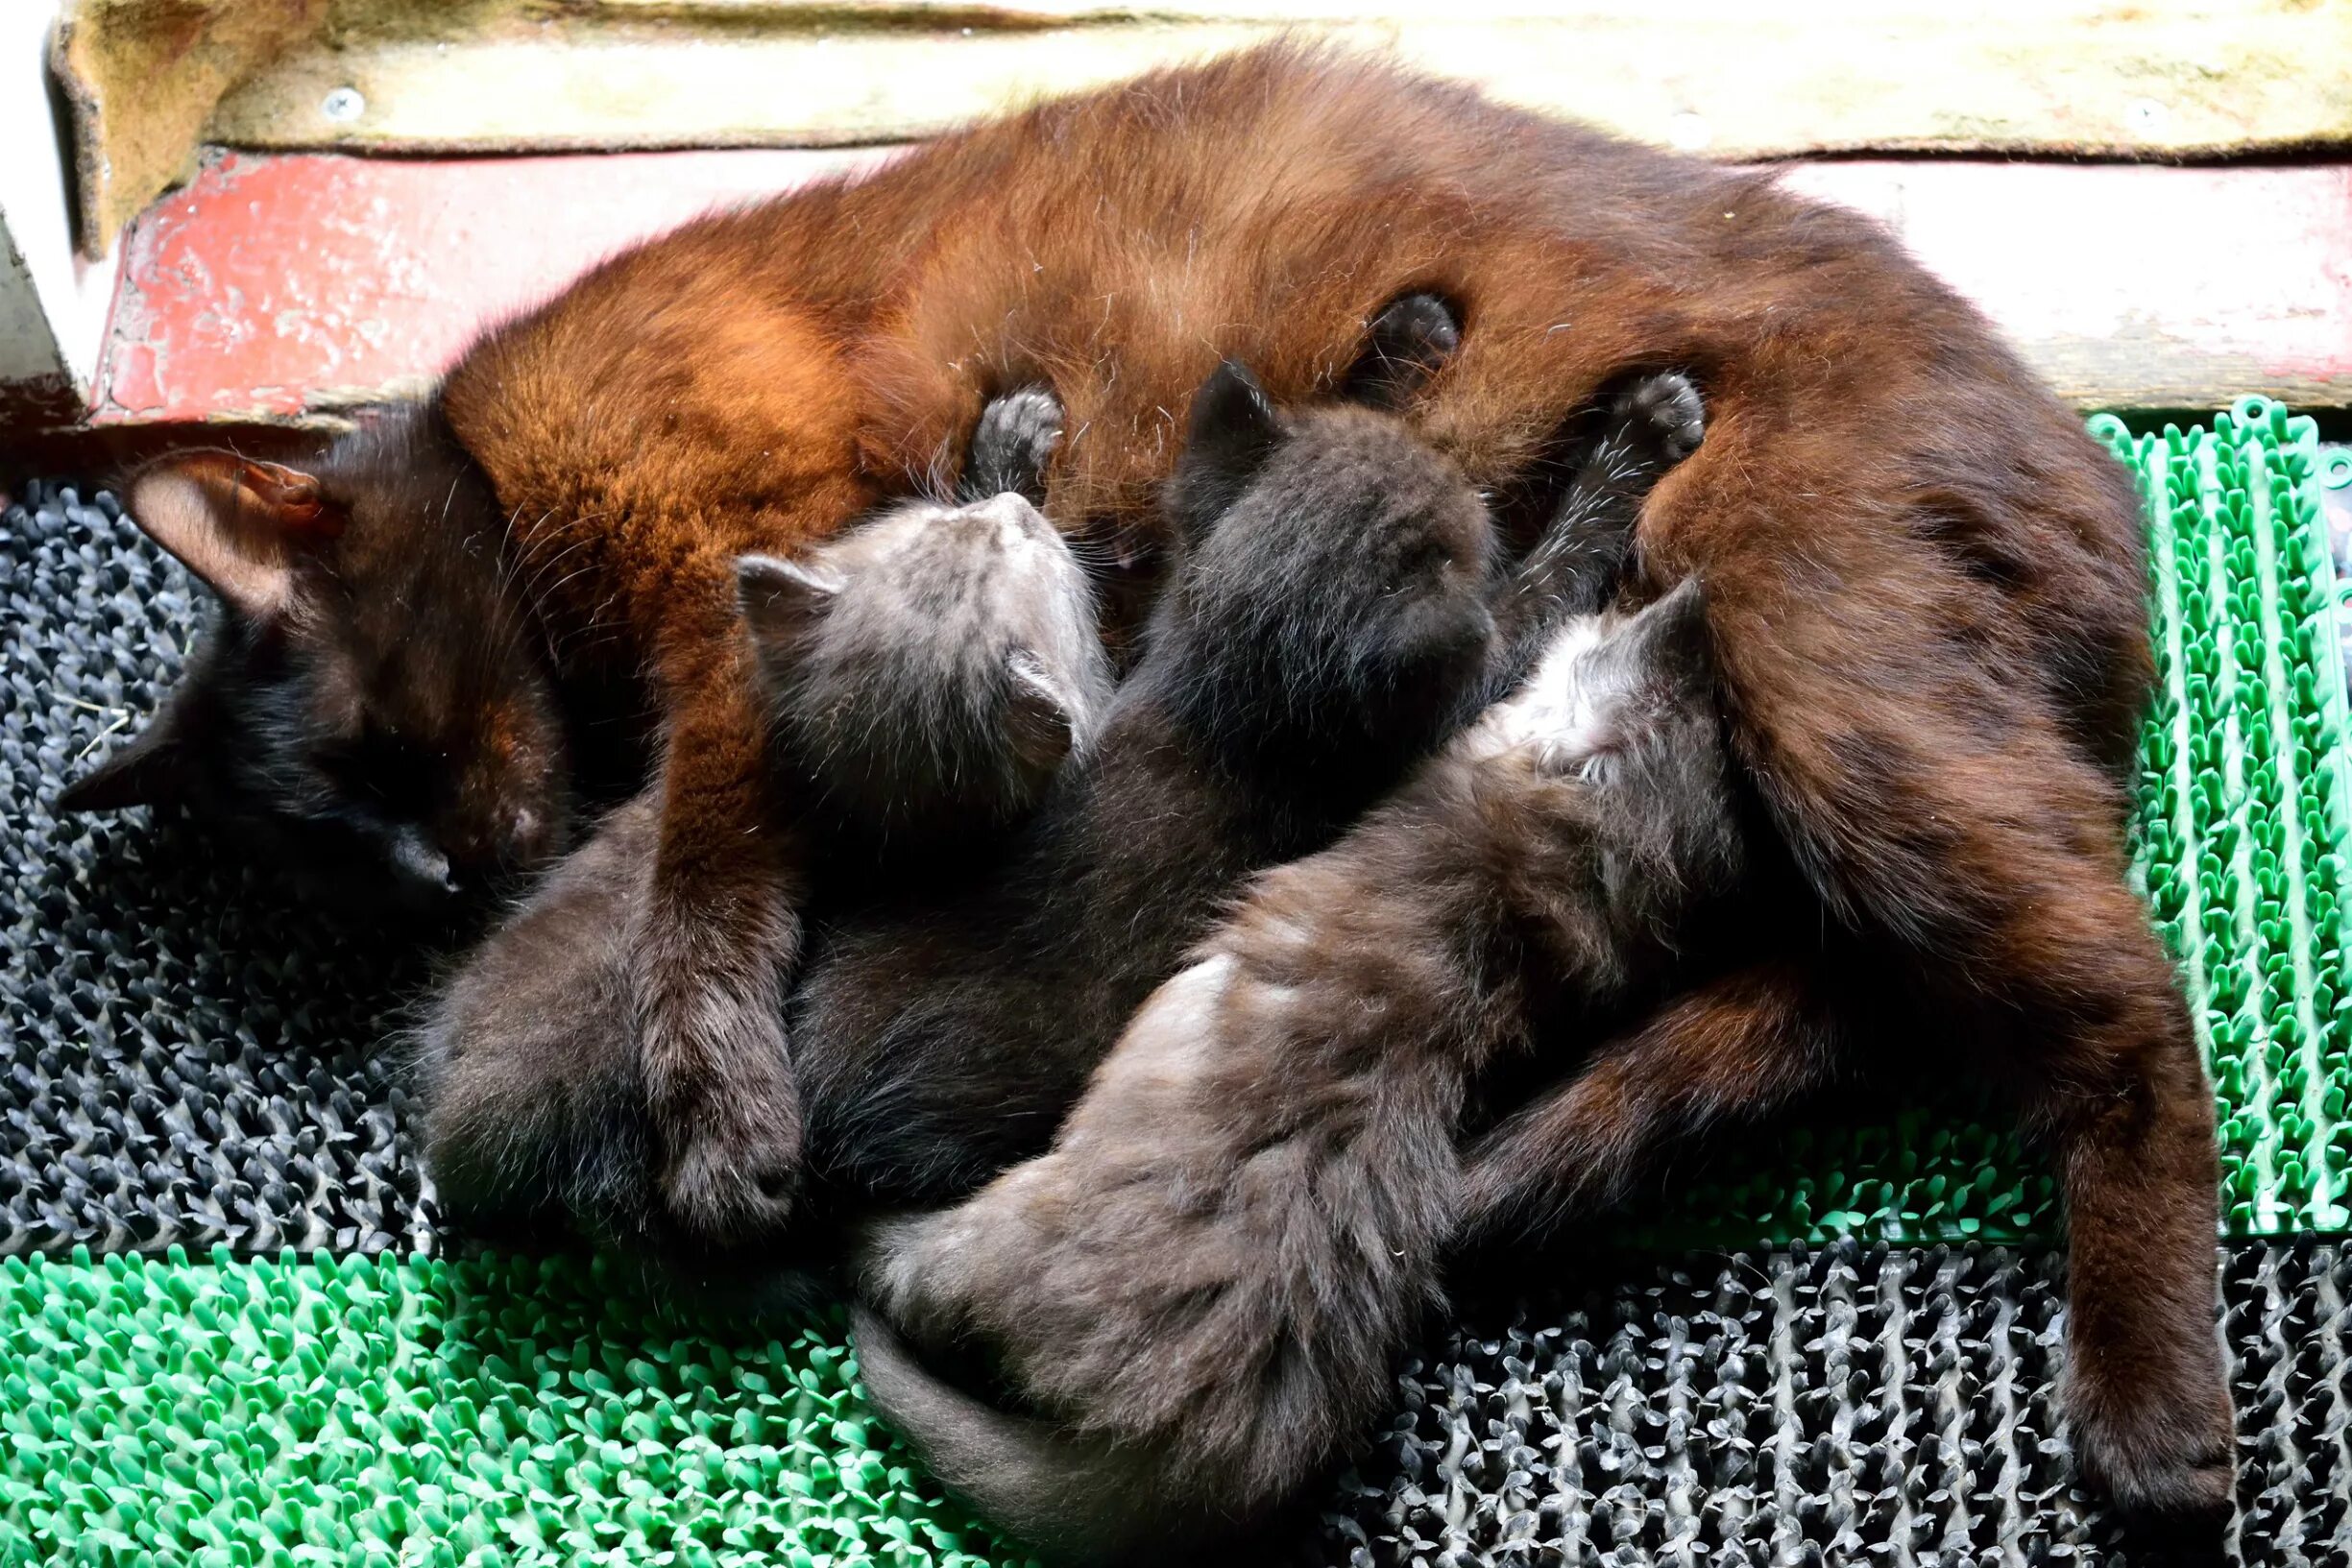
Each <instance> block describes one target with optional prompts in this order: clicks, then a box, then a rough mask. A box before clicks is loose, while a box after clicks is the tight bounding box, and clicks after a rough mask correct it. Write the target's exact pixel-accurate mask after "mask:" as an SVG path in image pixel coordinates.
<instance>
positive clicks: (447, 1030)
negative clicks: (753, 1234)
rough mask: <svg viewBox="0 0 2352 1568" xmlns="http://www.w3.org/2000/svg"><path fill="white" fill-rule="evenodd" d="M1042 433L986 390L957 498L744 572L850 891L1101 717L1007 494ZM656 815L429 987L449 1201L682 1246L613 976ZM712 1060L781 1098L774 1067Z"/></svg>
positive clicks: (1046, 571) (747, 601)
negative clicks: (667, 1214)
mask: <svg viewBox="0 0 2352 1568" xmlns="http://www.w3.org/2000/svg"><path fill="white" fill-rule="evenodd" d="M1059 421H1060V409H1059V405H1058V404H1057V403H1055V401H1054V400H1053V398H1052V397H1051V395H1049V394H1045V393H1042V392H1039V391H1035V390H1025V391H1023V392H1021V393H1017V394H1014V395H1012V396H1011V397H1008V398H1004V399H1000V400H999V401H997V402H995V403H992V404H991V405H990V407H989V409H988V411H987V413H986V414H985V415H984V416H983V418H982V422H981V426H980V429H979V430H978V432H977V433H976V435H975V437H974V442H973V447H972V452H973V457H972V462H971V464H970V468H969V470H968V471H967V473H966V476H965V478H964V480H963V482H962V483H961V484H960V485H959V486H958V497H959V499H958V501H957V502H955V503H934V502H929V501H920V500H916V501H908V502H904V503H901V504H899V505H897V506H893V507H890V508H887V509H885V511H884V512H883V513H881V514H880V515H878V516H877V517H875V518H873V519H869V520H867V521H865V522H863V523H861V524H860V525H859V526H857V527H856V528H854V529H852V530H850V531H849V532H847V533H845V534H843V535H840V536H837V538H835V539H832V540H829V541H827V542H825V543H821V544H819V545H817V546H816V547H815V548H813V549H812V550H810V551H809V552H807V553H806V554H804V555H803V556H801V557H800V558H799V559H797V560H793V561H780V560H776V559H773V558H770V557H764V556H747V557H745V558H744V559H743V561H742V562H741V563H740V564H739V572H740V580H741V584H742V588H741V592H742V599H743V609H744V617H745V622H746V628H747V631H748V635H749V636H750V638H751V640H752V643H753V645H754V648H755V651H756V653H757V656H758V658H759V660H760V662H761V665H762V667H763V668H764V670H766V671H767V672H769V680H768V687H769V690H770V693H771V700H772V707H773V712H774V721H775V764H776V766H778V767H779V768H780V769H785V770H788V771H789V772H791V773H793V774H794V775H795V776H796V779H797V782H798V784H800V786H801V787H799V788H797V789H795V791H794V795H795V797H796V798H799V799H803V800H805V801H806V802H808V806H807V808H806V809H807V813H808V815H807V818H806V820H805V821H804V822H803V824H802V825H801V826H802V831H801V832H798V833H796V834H795V835H794V837H795V841H796V842H797V843H798V844H800V845H801V846H802V847H803V848H804V850H805V851H806V853H807V854H808V855H809V856H812V859H813V861H814V862H815V863H814V864H813V865H812V867H811V869H812V871H813V872H818V873H822V872H824V871H826V870H828V869H829V868H835V867H837V868H838V872H837V874H838V875H839V876H840V877H843V878H850V879H860V880H866V879H871V878H873V877H875V876H877V875H879V874H884V873H886V872H887V871H889V870H890V869H891V868H892V867H893V866H894V865H895V864H897V863H900V862H904V861H906V860H908V859H909V858H911V857H913V856H917V855H920V856H923V858H924V861H925V863H926V864H927V865H928V864H929V863H930V861H931V860H932V859H933V858H934V857H935V856H938V855H940V854H943V853H948V849H947V847H946V846H944V845H943V840H944V839H945V838H946V837H947V835H949V834H950V833H955V834H957V835H958V836H959V837H960V838H962V839H964V840H966V841H978V840H984V839H986V838H988V837H990V836H991V835H992V834H993V833H994V832H998V831H1001V830H1002V829H1003V828H1004V827H1006V826H1007V825H1008V824H1009V823H1010V822H1012V821H1013V820H1014V819H1015V818H1017V817H1018V816H1019V815H1020V814H1021V813H1022V812H1024V811H1026V810H1027V809H1028V808H1030V807H1031V806H1032V805H1034V803H1035V802H1036V800H1037V798H1038V796H1039V795H1040V794H1041V793H1042V792H1043V790H1044V788H1045V786H1046V784H1048V783H1049V781H1050V780H1051V779H1052V777H1053V775H1054V772H1055V769H1056V768H1058V767H1059V766H1060V765H1061V764H1062V762H1063V761H1064V760H1067V759H1068V758H1070V757H1071V756H1073V755H1082V754H1083V753H1084V751H1085V750H1086V748H1087V746H1088V745H1089V744H1090V742H1091V740H1092V738H1093V737H1094V736H1095V735H1096V734H1097V733H1098V732H1099V731H1100V729H1101V728H1102V712H1103V709H1104V708H1105V707H1106V706H1107V705H1108V703H1109V701H1110V695H1111V676H1110V666H1109V659H1108V656H1107V655H1106V653H1105V652H1104V650H1103V642H1102V639H1101V638H1100V636H1098V635H1097V633H1096V630H1095V605H1094V598H1093V593H1092V590H1091V587H1090V585H1089V582H1088V580H1087V576H1086V573H1085V571H1084V569H1083V567H1081V566H1080V565H1079V562H1078V560H1077V559H1076V557H1075V556H1074V555H1073V554H1072V553H1071V550H1070V547H1069V545H1068V543H1066V542H1065V541H1064V540H1063V539H1062V538H1061V536H1060V535H1059V534H1057V533H1055V531H1054V529H1053V528H1052V527H1051V526H1050V525H1049V524H1047V522H1046V521H1045V519H1043V518H1042V517H1040V516H1039V515H1038V513H1037V511H1036V509H1035V507H1034V506H1032V505H1031V503H1030V501H1029V500H1028V499H1027V498H1026V497H1025V496H1024V495H1021V494H1020V492H1021V491H1022V490H1023V489H1029V490H1031V491H1033V490H1034V489H1035V488H1036V486H1037V482H1038V475H1039V471H1040V469H1041V467H1042V464H1043V462H1044V460H1045V458H1046V456H1047V454H1048V453H1049V452H1050V450H1051V448H1052V446H1053V442H1054V439H1055V436H1056V435H1057V434H1058V432H1059ZM999 486H1004V487H1009V488H1006V489H1005V490H1004V491H1003V493H1001V494H996V493H994V492H996V490H997V487H999ZM983 494H985V496H986V498H982V495H983ZM659 823H660V818H659V809H658V804H657V803H656V802H655V801H654V800H653V799H651V798H650V797H641V798H640V799H638V800H636V801H633V802H631V803H630V804H628V805H627V806H625V807H623V808H620V809H619V810H618V811H617V812H615V813H614V814H613V815H612V816H611V817H610V818H609V819H608V820H607V821H606V823H605V824H604V826H603V827H602V828H601V829H600V830H599V831H598V832H597V833H596V835H595V837H594V839H593V840H592V841H591V842H590V843H589V845H587V846H586V847H585V848H583V849H581V850H579V851H577V852H575V853H574V854H573V855H571V856H569V857H568V858H567V859H566V860H565V861H564V862H563V863H562V864H561V865H560V866H559V867H558V868H557V870H556V871H555V873H554V874H553V875H552V876H550V877H549V878H548V879H547V880H546V882H545V883H544V884H543V885H542V886H541V887H540V888H539V889H538V890H537V891H536V892H535V893H534V894H533V895H532V896H531V898H530V899H529V900H528V901H527V902H526V903H525V904H524V905H522V906H521V908H520V909H519V910H518V911H517V912H516V913H515V914H514V916H513V917H511V918H510V919H509V920H508V921H507V923H506V924H505V925H504V926H503V927H502V928H501V929H499V930H498V931H497V933H496V934H495V935H494V936H493V937H492V938H490V939H489V940H488V941H486V942H485V943H484V944H483V945H482V946H481V948H480V949H479V951H478V952H477V953H475V954H474V955H473V957H472V958H471V959H470V960H469V961H468V962H467V963H466V965H465V966H464V967H463V968H461V969H460V970H459V971H457V973H456V974H455V975H454V976H452V977H451V978H450V979H449V982H448V983H447V984H446V985H445V986H444V987H443V989H442V991H441V992H440V994H439V995H438V996H437V997H436V999H435V1001H434V1003H433V1005H432V1008H431V1010H430V1012H429V1014H428V1016H427V1019H426V1021H425V1024H424V1027H423V1029H422V1030H421V1032H420V1036H419V1045H420V1057H421V1059H420V1067H421V1070H422V1076H423V1081H424V1093H425V1098H426V1103H427V1106H428V1109H427V1112H426V1117H425V1123H424V1124H425V1134H426V1137H425V1153H426V1160H427V1163H428V1166H429V1168H430V1169H431V1170H432V1171H433V1174H434V1179H435V1182H436V1184H437V1186H438V1187H439V1189H440V1191H441V1194H442V1195H443V1197H444V1198H445V1200H447V1201H449V1203H450V1204H451V1205H452V1206H453V1207H455V1208H457V1209H459V1210H460V1211H463V1212H467V1213H470V1214H473V1215H476V1216H483V1217H490V1216H497V1217H503V1218H507V1219H514V1218H525V1217H529V1216H532V1215H535V1214H537V1213H539V1212H541V1211H542V1210H547V1209H552V1210H556V1211H559V1212H569V1213H570V1214H572V1215H573V1216H575V1217H576V1218H579V1219H580V1220H582V1221H583V1222H584V1223H585V1225H586V1227H587V1228H588V1229H589V1230H590V1231H591V1232H592V1233H594V1234H596V1235H599V1236H602V1237H604V1238H606V1239H608V1240H613V1241H623V1242H660V1243H661V1244H662V1246H663V1247H664V1249H665V1250H666V1251H667V1252H668V1253H669V1254H670V1255H672V1256H682V1255H684V1254H686V1253H689V1252H693V1251H697V1250H698V1248H697V1247H696V1245H695V1243H696V1242H697V1241H698V1240H699V1239H698V1238H697V1237H695V1236H694V1235H693V1234H692V1233H691V1232H683V1231H677V1229H676V1227H673V1226H667V1225H665V1224H663V1223H662V1222H661V1221H660V1220H658V1219H657V1218H656V1211H657V1208H658V1197H657V1194H655V1193H654V1192H653V1191H651V1190H650V1184H649V1178H650V1172H652V1171H653V1170H658V1169H659V1168H660V1163H661V1161H660V1156H661V1153H662V1149H661V1147H660V1135H659V1132H658V1124H657V1121H656V1119H655V1118H654V1117H653V1116H652V1115H651V1114H650V1112H649V1108H648V1106H647V1104H646V1100H647V1090H646V1081H645V1080H646V1074H645V1067H644V1063H643V1058H642V1055H641V1053H640V1051H639V1049H638V1041H639V1034H638V1031H637V1028H636V1026H635V1025H636V1019H635V1017H634V1014H633V1012H632V1010H631V992H630V988H629V985H628V983H627V961H628V949H627V941H626V937H627V932H628V931H629V929H631V927H632V924H633V922H634V921H635V920H636V919H637V918H640V917H641V916H642V914H643V901H644V899H645V896H646V887H647V878H648V876H649V875H650V869H651V866H652V856H653V854H654V848H655V843H656V835H657V833H658V830H659ZM763 978H764V981H765V983H766V984H767V985H768V986H769V987H770V988H771V990H774V989H779V988H780V987H781V983H782V977H780V976H772V975H771V976H767V977H763ZM770 1004H771V1005H774V1006H778V1007H781V1006H782V1001H781V998H780V997H778V998H775V999H774V1000H772V1001H771V1003H770ZM763 1066H764V1067H765V1068H766V1069H767V1071H769V1072H770V1073H774V1074H776V1076H777V1078H780V1079H781V1081H772V1080H769V1079H764V1078H762V1077H759V1076H758V1075H757V1073H758V1072H759V1070H760V1069H761V1068H762V1067H763ZM722 1071H724V1072H725V1073H730V1074H733V1077H732V1078H731V1081H733V1082H735V1083H737V1084H739V1085H740V1087H741V1089H742V1091H743V1092H744V1093H745V1094H746V1095H757V1096H759V1097H761V1098H763V1100H764V1102H765V1103H768V1104H785V1105H789V1106H796V1105H797V1102H798V1096H797V1091H796V1090H795V1089H794V1087H793V1085H792V1083H791V1082H790V1078H789V1072H788V1066H787V1064H785V1063H784V1062H783V1061H781V1060H777V1061H775V1062H773V1063H767V1064H762V1063H760V1062H758V1061H756V1060H740V1061H736V1062H731V1063H727V1064H724V1067H723V1069H722ZM746 1074H751V1075H750V1076H748V1077H746V1076H745V1075H746ZM796 1175H797V1171H796V1170H789V1169H787V1170H784V1171H782V1172H781V1173H780V1174H778V1175H776V1176H773V1177H771V1178H770V1179H773V1180H781V1181H783V1182H786V1183H789V1182H791V1181H792V1180H793V1179H794V1178H795V1177H796Z"/></svg>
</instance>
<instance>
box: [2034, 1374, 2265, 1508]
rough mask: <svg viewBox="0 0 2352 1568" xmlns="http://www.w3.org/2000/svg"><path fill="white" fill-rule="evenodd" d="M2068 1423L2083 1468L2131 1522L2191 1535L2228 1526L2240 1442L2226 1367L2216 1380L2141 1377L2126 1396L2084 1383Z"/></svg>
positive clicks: (2074, 1392) (2076, 1388) (2073, 1396)
mask: <svg viewBox="0 0 2352 1568" xmlns="http://www.w3.org/2000/svg"><path fill="white" fill-rule="evenodd" d="M2197 1385H2202V1387H2195V1386H2197ZM2067 1418H2068V1425H2069V1427H2070V1428H2071V1429H2072V1432H2073V1440H2074V1456H2075V1463H2076V1466H2077V1467H2078V1468H2079V1469H2080V1470H2081V1472H2082V1474H2083V1477H2084V1479H2085V1480H2087V1481H2089V1482H2090V1483H2091V1484H2093V1485H2094V1486H2097V1488H2099V1489H2100V1490H2101V1491H2104V1492H2105V1493H2106V1494H2107V1496H2108V1497H2109V1498H2110V1499H2112V1500H2113V1501H2114V1503H2115V1505H2116V1507H2117V1508H2119V1509H2120V1510H2121V1511H2122V1512H2123V1513H2125V1514H2126V1515H2129V1516H2131V1517H2133V1518H2136V1519H2139V1520H2142V1521H2154V1522H2160V1523H2162V1524H2164V1525H2166V1526H2168V1527H2171V1528H2174V1529H2177V1530H2182V1531H2190V1532H2201V1531H2213V1530H2218V1529H2219V1527H2220V1526H2222V1525H2224V1524H2226V1523H2227V1522H2228V1519H2229V1515H2230V1508H2231V1503H2232V1498H2233V1494H2234V1492H2235V1490H2236V1482H2237V1467H2236V1462H2235V1459H2236V1457H2235V1453H2234V1443H2235V1435H2234V1432H2233V1429H2232V1423H2231V1419H2230V1406H2229V1395H2228V1394H2227V1392H2226V1391H2225V1390H2224V1389H2223V1388H2222V1387H2221V1384H2220V1375H2219V1366H2218V1365H2216V1366H2215V1367H2213V1368H2211V1369H2210V1374H2209V1375H2197V1376H2188V1375H2186V1374H2184V1373H2182V1372H2178V1371H2175V1372H2172V1373H2169V1374H2168V1373H2166V1372H2163V1371H2156V1372H2153V1373H2152V1374H2150V1375H2146V1376H2144V1377H2136V1378H2135V1380H2134V1384H2133V1387H2131V1388H2130V1389H2129V1390H2128V1391H2125V1392H2119V1391H2117V1390H2095V1389H2093V1388H2091V1387H2086V1386H2085V1385H2084V1384H2083V1383H2082V1382H2081V1381H2079V1380H2078V1381H2076V1382H2074V1383H2073V1385H2072V1386H2071V1387H2070V1388H2069V1390H2068V1397H2067Z"/></svg>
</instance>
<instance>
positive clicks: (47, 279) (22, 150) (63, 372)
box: [0, 0, 114, 446]
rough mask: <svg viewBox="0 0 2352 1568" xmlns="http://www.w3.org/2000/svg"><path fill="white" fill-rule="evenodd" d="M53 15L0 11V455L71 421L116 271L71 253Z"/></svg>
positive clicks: (94, 359) (85, 388)
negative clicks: (27, 435)
mask: <svg viewBox="0 0 2352 1568" xmlns="http://www.w3.org/2000/svg"><path fill="white" fill-rule="evenodd" d="M49 21H50V12H49V9H48V7H47V6H46V5H44V4H42V3H41V0H19V3H17V4H15V5H6V4H0V446H5V445H6V444H7V442H8V440H9V437H10V435H11V434H12V431H14V430H19V429H25V428H32V427H37V426H40V425H44V424H50V423H55V422H61V421H69V420H72V419H74V418H77V417H78V416H79V415H80V414H81V412H82V410H83V408H84V406H85V402H86V399H87V398H88V396H89V391H90V385H91V377H92V375H93V374H95V372H96V369H97V363H98V350H99V345H100V343H101V341H102V340H103V338H104V337H105V331H106V310H107V305H108V302H109V300H110V299H111V296H112V291H113V283H114V265H113V261H112V258H110V257H109V258H108V259H107V260H106V261H105V262H104V263H103V264H102V265H87V264H85V263H83V262H82V261H81V260H80V259H79V258H78V257H77V256H76V255H75V253H74V242H73V224H72V213H71V208H70V205H69V202H68V197H67V180H66V167H65V165H66V159H65V154H64V151H63V149H62V147H61V140H60V132H59V128H58V125H57V122H56V120H55V119H54V118H53V116H52V115H51V113H50V109H49V95H48V90H47V89H48V84H47V82H46V81H45V80H44V76H43V64H44V61H45V60H46V58H47V33H48V27H49Z"/></svg>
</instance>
